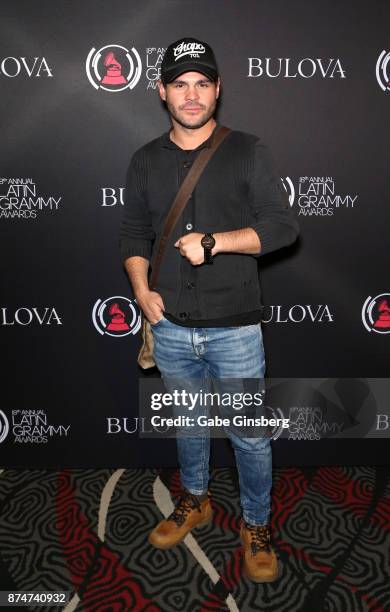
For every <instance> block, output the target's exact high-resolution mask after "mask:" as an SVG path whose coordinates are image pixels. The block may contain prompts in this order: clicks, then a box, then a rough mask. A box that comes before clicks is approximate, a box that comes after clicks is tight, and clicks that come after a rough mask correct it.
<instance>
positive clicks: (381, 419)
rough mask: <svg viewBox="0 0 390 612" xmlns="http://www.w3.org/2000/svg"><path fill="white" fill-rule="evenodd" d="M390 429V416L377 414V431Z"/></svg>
mask: <svg viewBox="0 0 390 612" xmlns="http://www.w3.org/2000/svg"><path fill="white" fill-rule="evenodd" d="M389 428H390V415H388V414H377V415H376V430H377V431H385V430H386V429H389Z"/></svg>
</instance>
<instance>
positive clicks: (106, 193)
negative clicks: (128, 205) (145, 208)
mask: <svg viewBox="0 0 390 612" xmlns="http://www.w3.org/2000/svg"><path fill="white" fill-rule="evenodd" d="M101 190H102V201H101V204H100V206H115V205H116V204H122V206H123V205H124V203H125V202H124V193H125V188H124V187H118V188H115V187H102V188H101Z"/></svg>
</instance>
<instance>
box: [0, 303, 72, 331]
mask: <svg viewBox="0 0 390 612" xmlns="http://www.w3.org/2000/svg"><path fill="white" fill-rule="evenodd" d="M0 310H1V316H0V325H23V326H26V325H31V324H32V323H38V325H52V324H56V325H62V321H61V318H60V317H59V316H58V314H57V311H56V309H55V308H51V307H49V306H47V307H46V308H38V307H36V306H34V307H33V308H25V307H21V308H18V309H17V310H15V311H12V312H9V311H7V308H1V309H0Z"/></svg>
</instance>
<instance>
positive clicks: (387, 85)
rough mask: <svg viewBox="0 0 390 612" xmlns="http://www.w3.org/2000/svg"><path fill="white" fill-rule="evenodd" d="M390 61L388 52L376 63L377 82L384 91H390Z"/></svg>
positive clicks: (381, 55) (380, 56)
mask: <svg viewBox="0 0 390 612" xmlns="http://www.w3.org/2000/svg"><path fill="white" fill-rule="evenodd" d="M389 61H390V53H389V52H388V51H382V53H381V54H380V55H379V57H378V59H377V62H376V71H375V74H376V80H377V81H378V85H379V87H380V88H381V89H382V90H383V91H390V70H389Z"/></svg>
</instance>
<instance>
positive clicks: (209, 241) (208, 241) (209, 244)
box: [201, 234, 215, 249]
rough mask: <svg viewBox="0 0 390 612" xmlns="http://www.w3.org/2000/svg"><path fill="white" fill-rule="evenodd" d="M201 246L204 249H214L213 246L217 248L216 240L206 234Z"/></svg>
mask: <svg viewBox="0 0 390 612" xmlns="http://www.w3.org/2000/svg"><path fill="white" fill-rule="evenodd" d="M201 244H202V247H204V248H205V249H212V248H213V246H215V238H213V236H210V235H209V234H206V235H205V236H203V238H202V240H201Z"/></svg>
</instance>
